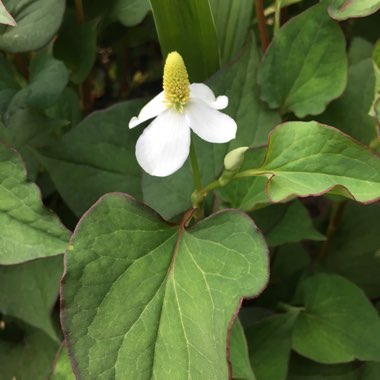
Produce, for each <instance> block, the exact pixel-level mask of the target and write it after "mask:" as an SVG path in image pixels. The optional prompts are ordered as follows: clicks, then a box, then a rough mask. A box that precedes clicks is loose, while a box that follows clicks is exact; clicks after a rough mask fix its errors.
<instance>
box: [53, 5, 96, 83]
mask: <svg viewBox="0 0 380 380" xmlns="http://www.w3.org/2000/svg"><path fill="white" fill-rule="evenodd" d="M98 23H99V20H91V21H87V22H84V23H80V24H79V23H78V22H77V21H76V18H75V15H74V12H66V15H65V18H64V21H63V24H62V27H61V29H60V31H59V35H58V38H57V40H56V42H55V44H54V56H55V57H57V58H58V59H59V60H61V61H63V62H64V63H65V65H66V66H67V67H68V68H69V69H70V71H71V73H70V79H71V80H72V81H73V82H74V83H76V84H79V83H82V82H83V81H84V80H85V79H86V77H87V75H88V73H89V72H90V70H91V68H92V66H93V64H94V62H95V57H96V30H97V25H98Z"/></svg>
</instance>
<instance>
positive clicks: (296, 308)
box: [277, 302, 305, 313]
mask: <svg viewBox="0 0 380 380" xmlns="http://www.w3.org/2000/svg"><path fill="white" fill-rule="evenodd" d="M277 307H278V308H279V309H281V310H284V311H287V312H289V311H290V312H292V313H294V312H295V313H299V312H300V311H302V310H305V307H304V306H293V305H289V304H287V303H285V302H279V303H278V304H277Z"/></svg>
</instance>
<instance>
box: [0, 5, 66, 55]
mask: <svg viewBox="0 0 380 380" xmlns="http://www.w3.org/2000/svg"><path fill="white" fill-rule="evenodd" d="M4 5H5V6H6V8H7V9H8V11H9V13H11V14H12V16H13V17H14V19H15V20H16V24H17V25H16V26H0V49H1V50H5V51H8V52H12V53H19V52H24V51H31V50H37V49H39V48H41V47H43V46H44V45H46V44H47V43H48V42H49V41H50V39H51V38H52V37H53V36H54V34H55V33H56V32H57V30H58V28H59V26H60V24H61V21H62V17H63V13H64V10H65V1H64V0H34V1H30V0H4Z"/></svg>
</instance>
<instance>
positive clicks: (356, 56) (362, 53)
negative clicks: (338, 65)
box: [348, 37, 373, 66]
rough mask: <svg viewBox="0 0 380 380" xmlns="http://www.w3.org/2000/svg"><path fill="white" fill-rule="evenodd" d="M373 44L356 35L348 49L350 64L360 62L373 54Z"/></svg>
mask: <svg viewBox="0 0 380 380" xmlns="http://www.w3.org/2000/svg"><path fill="white" fill-rule="evenodd" d="M372 50H373V45H372V44H371V43H370V42H368V41H367V40H365V39H364V38H361V37H354V38H353V40H352V41H351V45H350V49H349V51H348V62H349V64H350V66H352V65H355V64H356V63H359V62H360V61H363V60H365V59H367V58H371V56H372Z"/></svg>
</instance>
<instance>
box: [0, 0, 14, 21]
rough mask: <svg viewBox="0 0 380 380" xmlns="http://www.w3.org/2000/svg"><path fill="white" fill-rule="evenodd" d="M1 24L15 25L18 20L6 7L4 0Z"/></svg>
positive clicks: (0, 16) (0, 11)
mask: <svg viewBox="0 0 380 380" xmlns="http://www.w3.org/2000/svg"><path fill="white" fill-rule="evenodd" d="M0 24H5V25H12V26H15V25H16V22H15V20H14V19H13V17H12V15H10V14H9V12H8V11H7V10H6V9H5V7H4V5H3V2H2V1H0Z"/></svg>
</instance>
